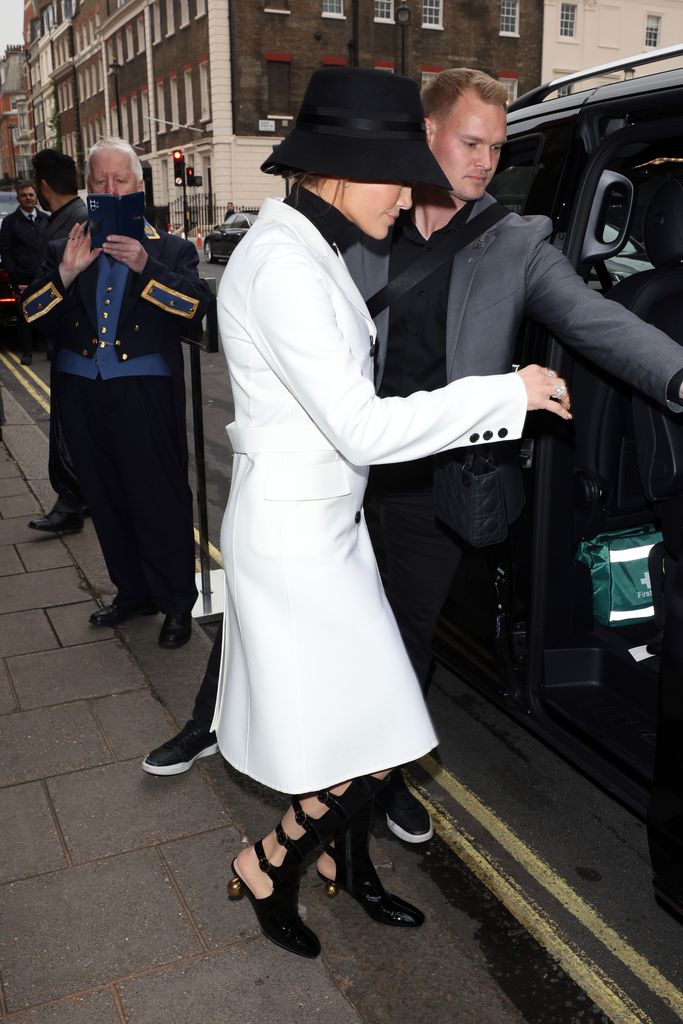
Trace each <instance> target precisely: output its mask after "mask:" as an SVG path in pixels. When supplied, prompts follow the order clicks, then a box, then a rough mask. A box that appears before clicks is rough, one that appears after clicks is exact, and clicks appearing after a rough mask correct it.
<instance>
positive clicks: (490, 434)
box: [482, 430, 493, 441]
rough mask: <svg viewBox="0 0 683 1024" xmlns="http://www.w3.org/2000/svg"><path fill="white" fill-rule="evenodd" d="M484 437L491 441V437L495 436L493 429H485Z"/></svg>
mask: <svg viewBox="0 0 683 1024" xmlns="http://www.w3.org/2000/svg"><path fill="white" fill-rule="evenodd" d="M482 437H483V438H484V440H485V441H490V440H491V438H492V437H493V431H492V430H485V431H484V433H483V434H482Z"/></svg>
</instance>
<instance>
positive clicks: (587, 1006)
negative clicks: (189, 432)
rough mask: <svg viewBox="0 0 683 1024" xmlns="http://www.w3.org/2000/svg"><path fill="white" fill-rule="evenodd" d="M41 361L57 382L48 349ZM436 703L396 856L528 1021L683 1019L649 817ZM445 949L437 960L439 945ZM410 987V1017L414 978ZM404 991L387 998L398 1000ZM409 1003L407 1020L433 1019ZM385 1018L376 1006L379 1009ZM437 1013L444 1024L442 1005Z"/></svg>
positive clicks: (207, 404)
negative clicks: (420, 836)
mask: <svg viewBox="0 0 683 1024" xmlns="http://www.w3.org/2000/svg"><path fill="white" fill-rule="evenodd" d="M201 269H202V273H203V274H204V275H205V276H207V277H215V278H216V279H217V280H219V279H220V276H221V275H222V273H223V268H222V267H221V266H207V265H205V264H204V263H203V260H202V268H201ZM2 341H3V342H4V343H5V344H4V347H3V346H0V383H1V384H2V386H3V387H6V388H7V389H8V390H11V391H12V393H13V394H14V395H15V396H16V398H17V400H18V401H19V402H20V403H21V404H22V405H23V406H24V407H25V408H27V409H28V410H29V411H30V412H31V414H32V415H33V416H34V418H35V419H36V421H37V422H39V423H41V424H42V425H43V426H44V429H46V430H47V418H48V415H47V412H46V411H45V410H44V409H42V408H41V407H39V405H38V404H37V403H36V400H35V399H34V398H33V397H32V396H31V393H30V391H29V390H27V388H29V387H33V390H34V392H35V391H36V390H37V391H40V388H37V389H36V387H35V382H34V383H33V384H32V383H31V377H30V375H27V374H26V373H25V372H23V370H22V368H21V367H19V366H18V365H17V363H18V360H17V359H16V352H15V353H14V355H13V352H12V345H13V340H12V338H11V336H10V335H6V337H5V338H4V339H2ZM31 370H32V371H33V373H35V374H36V375H37V376H38V377H40V378H41V380H43V381H48V379H49V373H48V371H49V365H48V364H47V363H46V362H45V357H44V355H43V354H42V353H41V354H38V355H37V356H36V358H35V359H34V363H33V366H32V367H31ZM201 377H202V390H203V416H204V433H205V458H206V468H207V502H208V522H209V539H210V541H211V542H212V544H213V545H215V547H216V548H217V547H218V539H219V531H220V521H221V516H222V513H223V508H224V505H225V500H226V497H227V493H228V487H229V479H228V478H229V468H230V458H231V456H230V449H229V446H228V443H227V437H226V434H225V425H226V424H227V423H228V422H230V420H231V418H232V406H231V398H230V390H229V384H228V376H227V372H226V368H225V363H224V360H223V355H222V353H221V352H219V353H217V354H205V353H203V354H202V356H201ZM188 379H189V371H188ZM190 429H191V422H190ZM429 703H430V708H431V711H432V714H433V717H434V721H435V723H436V725H437V730H438V732H439V735H440V739H441V745H440V747H439V749H438V751H437V752H436V753H435V754H434V755H433V756H432V757H429V758H426V759H424V761H423V762H422V763H421V764H420V765H418V766H414V768H412V769H411V772H410V782H411V784H412V785H414V786H415V787H416V789H417V790H418V791H419V792H420V793H421V795H422V797H423V799H425V800H427V801H429V803H430V805H431V808H432V811H433V816H434V820H435V828H436V834H435V837H434V838H433V839H432V840H431V841H430V842H429V843H427V844H421V845H419V846H417V845H416V846H413V847H409V846H406V845H405V844H401V843H399V842H398V841H396V840H394V839H393V837H389V835H388V833H387V832H386V829H385V827H384V825H383V823H381V822H380V823H379V824H378V837H379V838H380V841H381V842H386V844H387V845H389V844H390V845H391V853H392V857H393V858H394V860H396V861H397V862H400V863H402V864H405V863H406V862H410V866H411V868H412V870H413V872H414V878H415V886H416V893H419V894H420V896H424V898H425V899H427V900H428V903H429V906H430V913H431V914H432V915H436V916H437V917H438V918H439V924H442V925H443V927H444V929H446V930H447V931H449V932H450V933H451V934H453V933H455V934H456V935H457V936H458V938H459V940H460V941H461V942H464V943H465V944H466V946H467V948H468V949H469V951H470V952H471V955H472V957H473V958H474V960H475V961H476V962H477V963H478V964H479V965H483V966H484V967H485V969H486V973H487V975H488V976H489V977H490V979H491V983H492V985H494V986H496V987H498V988H499V989H500V991H502V992H503V993H504V994H505V995H506V996H507V998H508V999H509V1000H510V1002H511V1003H512V1004H513V1006H514V1007H516V1008H517V1011H518V1013H519V1020H520V1021H523V1022H527V1024H583V1022H603V1021H618V1022H620V1024H638V1022H642V1024H648V1022H650V1024H673V1022H675V1021H680V1020H683V957H682V956H681V953H682V952H683V926H682V925H681V924H680V923H679V922H678V921H676V920H675V919H673V918H672V917H671V916H670V915H669V914H668V912H667V911H666V910H664V909H662V908H661V907H660V906H659V905H658V904H657V903H656V902H655V900H654V898H653V896H652V890H651V885H650V868H649V858H648V851H647V836H646V831H645V826H644V823H643V822H642V821H640V820H639V819H637V818H636V817H634V816H633V814H631V813H630V812H629V811H627V810H625V809H624V808H623V807H621V806H620V805H619V804H618V803H617V802H615V801H614V800H613V799H612V798H610V797H609V796H608V795H606V794H605V793H603V792H602V791H601V790H600V789H598V788H597V787H596V786H595V785H594V784H593V783H592V782H590V781H589V780H587V779H586V778H584V777H583V776H582V775H581V774H580V773H579V772H577V771H576V770H575V769H574V768H572V767H571V766H570V765H568V764H567V763H565V762H564V761H563V760H562V759H561V758H559V757H557V756H556V755H555V754H554V753H553V752H552V751H551V750H549V749H548V748H547V747H546V746H544V745H543V744H542V743H541V742H539V740H538V739H536V738H535V737H534V736H533V735H531V733H528V732H526V731H525V730H524V728H523V727H522V726H521V725H519V724H518V723H517V722H515V721H513V720H511V719H509V718H508V717H507V716H506V715H505V714H504V713H503V712H501V711H500V710H499V709H498V708H496V707H495V706H493V705H492V704H491V703H490V702H488V701H487V700H486V699H485V698H483V697H482V696H480V695H479V694H478V693H476V692H475V691H474V690H472V689H470V688H469V687H468V686H467V685H466V684H464V683H462V682H461V681H460V680H458V679H457V678H456V677H455V676H454V675H453V674H452V673H450V672H449V671H447V670H445V669H444V668H439V669H437V673H436V677H435V681H434V684H433V686H432V688H431V691H430V696H429ZM246 799H247V797H246V796H245V800H246ZM404 895H405V896H406V897H407V898H409V899H410V898H413V897H415V894H413V897H411V894H410V893H404ZM415 901H416V902H417V899H415ZM434 956H435V965H437V964H439V956H440V953H439V951H437V950H435V951H434ZM416 969H417V968H416ZM446 970H447V968H446V967H445V966H443V965H442V966H439V967H438V968H436V966H435V972H434V977H432V980H431V982H430V984H432V985H435V986H437V988H438V985H439V983H440V981H439V979H440V978H442V977H445V973H446ZM416 978H417V975H416ZM449 983H452V979H449ZM405 984H406V993H407V995H406V999H405V1005H406V1013H408V1012H409V1009H410V1007H411V1006H412V1005H413V1004H412V1000H411V998H409V997H408V996H409V995H412V991H411V990H410V987H411V986H414V985H415V984H417V981H416V979H411V978H406V979H405ZM420 984H423V979H422V978H421V977H420ZM393 997H394V993H387V994H386V1001H387V1006H388V1004H389V1001H390V999H391V998H393ZM382 998H383V996H382V992H381V990H380V991H379V992H377V991H375V992H374V995H373V999H374V1000H375V1001H376V1000H380V1003H381V1000H382ZM416 1005H417V1004H416ZM430 1005H431V1004H430ZM437 1005H439V1004H438V1001H437ZM380 1008H381V1007H380ZM385 1009H386V1007H385ZM411 1013H412V1017H411V1016H410V1015H407V1016H405V1018H403V1019H405V1020H411V1019H418V1018H420V1019H421V1014H420V1013H419V1012H417V1010H415V1009H414V1008H413V1010H412V1011H411ZM385 1018H386V1019H391V1016H390V1015H389V1016H387V1014H382V1013H381V1012H380V1009H378V1010H377V1011H376V1013H375V1017H374V1019H376V1020H378V1019H385ZM368 1019H369V1020H370V1019H372V1014H370V1015H369V1016H368ZM429 1019H430V1021H431V1022H432V1024H434V1022H436V1024H441V1022H442V1021H443V1024H446V1022H447V1021H448V1020H449V1019H451V1018H450V1017H449V1012H448V1009H447V1005H446V1003H444V1004H443V1006H442V1010H441V1011H438V1010H437V1011H434V1010H433V1009H432V1010H430V1015H429ZM476 1019H477V1017H476V1013H473V1016H472V1020H473V1021H474V1020H476Z"/></svg>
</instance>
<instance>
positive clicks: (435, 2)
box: [422, 0, 443, 28]
mask: <svg viewBox="0 0 683 1024" xmlns="http://www.w3.org/2000/svg"><path fill="white" fill-rule="evenodd" d="M442 14H443V4H442V2H441V0H422V28H441V27H442V26H441V18H442Z"/></svg>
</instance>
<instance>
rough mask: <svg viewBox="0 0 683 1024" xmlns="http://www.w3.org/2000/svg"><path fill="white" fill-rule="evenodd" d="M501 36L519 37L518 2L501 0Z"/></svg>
mask: <svg viewBox="0 0 683 1024" xmlns="http://www.w3.org/2000/svg"><path fill="white" fill-rule="evenodd" d="M500 35H501V36H518V35H519V2H518V0H500Z"/></svg>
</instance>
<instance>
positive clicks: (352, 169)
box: [261, 67, 450, 188]
mask: <svg viewBox="0 0 683 1024" xmlns="http://www.w3.org/2000/svg"><path fill="white" fill-rule="evenodd" d="M261 170H262V171H264V172H265V173H266V174H284V175H288V174H291V173H292V172H294V171H297V172H303V173H310V174H317V175H321V176H323V177H330V178H349V179H354V180H357V181H381V182H386V181H391V182H400V183H402V184H403V183H408V182H410V183H420V184H424V185H435V186H437V187H438V188H450V184H449V182H448V179H447V178H446V176H445V174H444V173H443V171H442V170H441V168H440V167H439V165H438V163H437V162H436V160H435V159H434V157H433V156H432V154H431V152H430V150H429V146H428V145H427V136H426V133H425V129H424V114H423V111H422V104H421V103H420V91H419V89H418V87H417V84H416V83H415V82H414V81H413V80H412V79H410V78H404V77H403V76H401V75H393V74H388V73H387V72H386V71H379V70H376V69H371V68H340V67H328V68H319V69H318V70H317V71H314V72H313V75H312V76H311V79H310V81H309V83H308V85H307V87H306V92H305V94H304V98H303V101H302V103H301V106H300V108H299V111H298V113H297V116H296V120H295V122H294V126H293V128H292V130H291V132H290V133H289V135H287V136H286V138H285V139H283V141H282V142H281V143H280V145H279V146H276V147H275V149H274V150H273V152H272V154H271V155H270V157H269V158H268V159H267V160H265V161H264V163H263V164H262V165H261Z"/></svg>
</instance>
